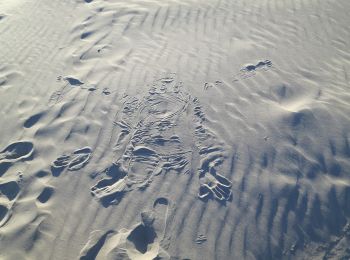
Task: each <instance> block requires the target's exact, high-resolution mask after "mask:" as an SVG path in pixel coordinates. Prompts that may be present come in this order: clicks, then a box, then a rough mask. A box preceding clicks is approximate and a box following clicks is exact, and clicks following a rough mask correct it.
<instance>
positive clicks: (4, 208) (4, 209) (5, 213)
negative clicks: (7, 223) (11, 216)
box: [0, 205, 8, 227]
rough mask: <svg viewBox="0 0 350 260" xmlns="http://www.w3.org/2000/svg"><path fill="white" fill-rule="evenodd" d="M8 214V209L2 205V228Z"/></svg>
mask: <svg viewBox="0 0 350 260" xmlns="http://www.w3.org/2000/svg"><path fill="white" fill-rule="evenodd" d="M7 212H8V208H6V207H5V206H3V205H0V227H1V226H2V224H3V223H2V222H3V220H4V219H5V217H6V215H7Z"/></svg>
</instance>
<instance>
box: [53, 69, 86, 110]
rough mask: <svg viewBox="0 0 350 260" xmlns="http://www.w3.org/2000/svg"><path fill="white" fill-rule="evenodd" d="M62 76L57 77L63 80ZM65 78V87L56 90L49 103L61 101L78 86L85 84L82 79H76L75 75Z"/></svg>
mask: <svg viewBox="0 0 350 260" xmlns="http://www.w3.org/2000/svg"><path fill="white" fill-rule="evenodd" d="M61 79H62V77H61V76H59V77H57V80H58V81H61ZM63 80H64V81H65V82H66V83H65V85H64V86H63V87H61V88H60V89H59V90H57V91H55V92H54V93H53V94H52V95H51V96H50V99H49V105H50V106H53V105H55V104H57V103H59V102H60V101H62V100H63V98H64V97H65V96H66V95H67V94H68V93H69V92H70V91H71V90H72V89H73V88H76V87H80V86H82V85H84V82H82V81H80V80H79V79H76V78H74V77H69V76H67V77H64V78H63Z"/></svg>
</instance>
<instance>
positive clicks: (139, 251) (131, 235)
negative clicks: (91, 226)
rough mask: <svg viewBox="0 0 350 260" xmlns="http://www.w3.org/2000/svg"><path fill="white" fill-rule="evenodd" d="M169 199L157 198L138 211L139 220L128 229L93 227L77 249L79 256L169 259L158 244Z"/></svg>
mask: <svg viewBox="0 0 350 260" xmlns="http://www.w3.org/2000/svg"><path fill="white" fill-rule="evenodd" d="M168 207H169V202H168V200H167V199H166V198H158V199H157V200H156V201H155V202H154V204H153V207H152V209H151V210H149V211H143V212H142V213H141V221H140V222H139V223H137V224H136V225H134V226H133V227H132V228H131V229H125V228H123V229H121V230H119V231H114V230H109V231H107V232H102V231H94V232H92V233H91V234H90V237H89V241H88V242H87V244H86V245H85V247H84V248H83V249H82V250H81V252H80V259H81V260H87V259H96V260H99V259H170V256H169V255H168V253H167V252H166V251H165V250H164V249H163V248H162V247H161V245H160V243H161V241H162V240H163V239H164V235H165V230H166V225H167V217H168Z"/></svg>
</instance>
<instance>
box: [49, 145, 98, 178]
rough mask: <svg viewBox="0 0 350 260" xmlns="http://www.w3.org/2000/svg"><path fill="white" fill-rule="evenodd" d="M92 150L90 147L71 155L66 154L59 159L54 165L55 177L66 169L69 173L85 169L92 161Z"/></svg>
mask: <svg viewBox="0 0 350 260" xmlns="http://www.w3.org/2000/svg"><path fill="white" fill-rule="evenodd" d="M91 154H92V150H91V148H90V147H83V148H80V149H78V150H75V151H74V152H72V153H71V154H64V155H61V156H60V157H58V158H57V159H56V160H55V161H54V162H53V164H52V170H53V175H57V174H59V173H60V172H61V171H63V170H64V169H65V168H67V169H68V170H69V171H77V170H80V169H81V168H83V167H84V166H85V165H86V164H88V162H89V161H90V159H91Z"/></svg>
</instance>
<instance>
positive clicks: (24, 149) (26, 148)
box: [0, 141, 34, 163]
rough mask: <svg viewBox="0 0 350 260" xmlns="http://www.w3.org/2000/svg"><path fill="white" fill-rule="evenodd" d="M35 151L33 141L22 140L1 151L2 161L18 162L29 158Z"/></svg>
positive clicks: (0, 158) (0, 160)
mask: <svg viewBox="0 0 350 260" xmlns="http://www.w3.org/2000/svg"><path fill="white" fill-rule="evenodd" d="M33 151H34V146H33V143H31V142H26V141H20V142H15V143H12V144H10V145H9V146H7V147H6V148H5V149H4V150H2V151H1V152H0V163H2V162H16V161H19V160H23V159H27V158H29V157H30V156H31V155H32V154H33Z"/></svg>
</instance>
